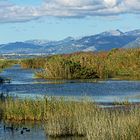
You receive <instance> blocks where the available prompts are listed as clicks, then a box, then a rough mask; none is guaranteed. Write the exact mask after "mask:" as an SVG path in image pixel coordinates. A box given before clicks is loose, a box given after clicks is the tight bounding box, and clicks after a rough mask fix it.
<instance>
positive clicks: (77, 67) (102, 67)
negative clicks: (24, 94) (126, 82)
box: [21, 48, 140, 80]
mask: <svg viewBox="0 0 140 140" xmlns="http://www.w3.org/2000/svg"><path fill="white" fill-rule="evenodd" d="M21 65H22V67H25V68H42V70H41V71H39V72H37V73H36V75H37V76H38V77H42V78H45V79H107V78H119V79H131V80H139V79H140V74H139V73H140V67H139V66H140V49H139V48H135V49H113V50H111V51H108V52H79V53H73V54H65V55H54V56H49V57H47V58H36V59H26V60H24V61H21Z"/></svg>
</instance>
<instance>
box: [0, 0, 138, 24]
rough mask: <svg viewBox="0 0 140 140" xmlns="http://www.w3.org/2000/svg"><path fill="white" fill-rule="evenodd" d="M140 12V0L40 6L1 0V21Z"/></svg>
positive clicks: (70, 0)
mask: <svg viewBox="0 0 140 140" xmlns="http://www.w3.org/2000/svg"><path fill="white" fill-rule="evenodd" d="M125 13H131V14H140V0H44V1H43V3H42V4H41V5H38V6H21V5H20V6H19V5H15V4H12V3H10V2H9V1H8V0H0V22H1V23H2V22H3V23H6V22H25V21H30V20H33V19H38V18H40V17H45V16H46V17H47V16H53V17H60V18H61V17H64V18H72V17H74V18H78V17H83V18H84V17H90V16H113V15H119V14H125Z"/></svg>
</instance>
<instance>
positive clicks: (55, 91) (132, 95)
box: [0, 65, 140, 102]
mask: <svg viewBox="0 0 140 140" xmlns="http://www.w3.org/2000/svg"><path fill="white" fill-rule="evenodd" d="M34 72H35V70H31V69H22V68H21V67H20V66H19V65H15V66H14V67H12V68H8V69H6V70H5V71H4V72H2V73H1V74H0V75H1V76H3V77H8V78H10V79H11V83H10V84H3V85H0V90H1V91H3V92H8V93H9V94H12V95H14V96H15V95H18V96H19V97H29V96H31V97H36V96H42V95H47V96H66V97H67V96H72V97H76V98H80V97H81V96H85V95H86V96H90V97H91V98H92V99H93V100H95V101H97V102H114V101H120V100H129V101H131V102H139V101H140V81H113V80H109V81H99V82H87V81H82V82H81V81H80V80H75V81H74V80H71V81H67V80H59V81H55V80H44V79H36V78H34Z"/></svg>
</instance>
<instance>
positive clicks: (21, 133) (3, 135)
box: [0, 121, 86, 140]
mask: <svg viewBox="0 0 140 140" xmlns="http://www.w3.org/2000/svg"><path fill="white" fill-rule="evenodd" d="M0 140H86V139H85V138H84V137H58V138H53V137H48V136H47V135H46V133H45V130H44V129H43V123H39V122H38V123H35V122H19V123H18V122H16V123H14V122H9V121H8V122H0Z"/></svg>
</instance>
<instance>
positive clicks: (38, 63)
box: [20, 57, 46, 69]
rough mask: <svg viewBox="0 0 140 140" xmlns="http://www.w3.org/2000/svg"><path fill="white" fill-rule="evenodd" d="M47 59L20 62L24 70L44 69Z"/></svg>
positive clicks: (31, 59)
mask: <svg viewBox="0 0 140 140" xmlns="http://www.w3.org/2000/svg"><path fill="white" fill-rule="evenodd" d="M45 62H46V58H44V57H42V58H29V59H23V60H21V61H20V64H21V66H22V68H31V69H35V68H44V65H45Z"/></svg>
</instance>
